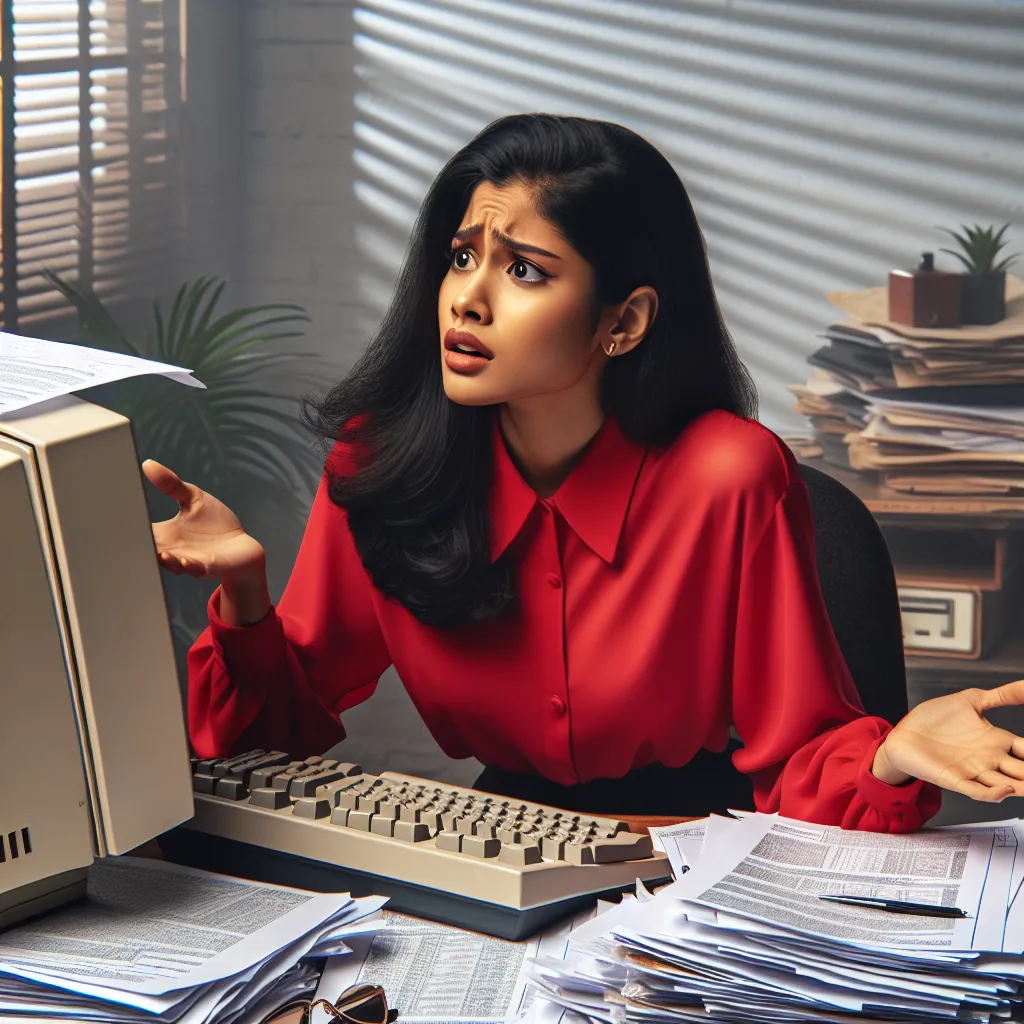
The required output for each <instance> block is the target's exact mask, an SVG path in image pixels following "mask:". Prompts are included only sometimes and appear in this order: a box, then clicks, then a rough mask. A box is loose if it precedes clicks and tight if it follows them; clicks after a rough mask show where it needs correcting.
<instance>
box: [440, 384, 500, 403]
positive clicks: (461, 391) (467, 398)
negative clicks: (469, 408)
mask: <svg viewBox="0 0 1024 1024" xmlns="http://www.w3.org/2000/svg"><path fill="white" fill-rule="evenodd" d="M467 385H468V387H467ZM444 393H445V394H446V395H447V396H448V399H449V401H452V402H454V403H455V404H456V405H496V404H498V403H499V402H502V401H504V399H502V398H496V397H495V396H494V395H492V394H491V393H490V392H489V391H485V390H484V389H483V388H480V387H474V382H473V381H461V380H458V381H455V383H454V384H449V383H448V381H445V382H444Z"/></svg>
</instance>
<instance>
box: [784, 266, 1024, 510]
mask: <svg viewBox="0 0 1024 1024" xmlns="http://www.w3.org/2000/svg"><path fill="white" fill-rule="evenodd" d="M828 298H829V301H831V302H832V303H833V304H834V305H836V306H837V307H838V308H839V309H841V310H842V311H843V312H844V313H845V314H846V315H847V316H848V317H849V318H850V319H849V320H848V321H846V322H842V323H835V324H832V325H831V326H830V327H829V328H828V329H827V330H826V332H825V338H826V339H827V341H828V344H827V345H826V346H824V347H822V348H820V349H818V351H816V352H815V353H814V354H813V355H812V356H810V357H809V359H808V362H810V363H811V364H812V366H814V367H816V369H815V370H814V371H813V372H812V373H811V375H810V376H809V377H808V379H807V381H806V382H805V383H804V384H802V385H793V386H792V387H791V388H790V390H791V391H792V392H793V393H794V394H795V395H796V396H797V399H798V401H797V404H796V407H795V408H796V410H797V411H798V412H801V413H804V414H805V415H806V416H808V417H809V419H810V422H811V424H812V426H813V427H814V428H815V432H816V440H817V443H818V445H819V446H820V448H821V450H822V454H823V456H824V458H825V459H826V461H828V462H830V463H832V464H833V465H837V466H842V467H850V468H853V469H857V470H871V471H875V472H877V473H878V474H879V476H880V478H881V481H882V483H884V484H885V485H886V486H888V487H890V488H892V489H893V490H896V491H899V492H903V493H920V494H935V495H949V494H956V495H974V496H981V497H999V498H1002V499H1008V500H1009V501H1010V502H1017V503H1024V282H1022V281H1020V280H1018V279H1017V278H1014V277H1008V278H1007V308H1006V317H1005V319H1003V320H1001V321H1000V322H999V323H996V324H991V325H987V326H964V327H960V328H953V329H926V328H914V327H907V326H904V325H902V324H897V323H893V322H892V321H890V320H889V319H888V311H887V289H885V288H871V289H868V290H867V291H864V292H833V293H830V294H829V296H828Z"/></svg>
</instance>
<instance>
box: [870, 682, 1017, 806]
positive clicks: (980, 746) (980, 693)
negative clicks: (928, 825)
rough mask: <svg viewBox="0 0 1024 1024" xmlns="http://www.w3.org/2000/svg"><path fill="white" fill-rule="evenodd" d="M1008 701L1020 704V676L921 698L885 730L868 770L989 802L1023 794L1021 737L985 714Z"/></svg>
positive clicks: (895, 782)
mask: <svg viewBox="0 0 1024 1024" xmlns="http://www.w3.org/2000/svg"><path fill="white" fill-rule="evenodd" d="M1011 704H1024V679H1019V680H1017V681H1016V682H1013V683H1007V684H1006V685H1005V686H997V687H996V688H995V689H992V690H978V689H970V690H961V691H960V692H959V693H951V694H949V695H948V696H945V697H935V698H934V699H932V700H926V701H923V702H922V703H921V704H918V705H917V707H915V708H914V709H913V710H912V711H911V712H910V713H909V714H908V715H907V716H906V717H905V718H903V719H902V720H901V721H900V722H899V723H898V724H897V725H896V726H895V728H894V729H893V730H892V732H890V733H889V735H888V736H886V738H885V740H884V741H883V742H882V745H881V746H880V747H879V748H878V752H877V753H876V754H875V760H874V762H873V764H872V766H871V773H872V774H873V775H874V776H875V777H876V778H878V779H881V780H882V781H883V782H888V783H889V784H891V785H896V786H898V785H901V784H902V783H904V782H907V781H909V780H910V779H924V781H925V782H933V783H935V785H937V786H941V787H942V788H943V789H951V790H953V791H954V792H956V793H964V794H965V795H967V796H969V797H973V798H974V799H975V800H984V801H988V802H990V803H998V802H999V801H1000V800H1004V799H1005V798H1006V797H1008V796H1024V739H1022V738H1020V737H1018V736H1014V734H1013V733H1012V732H1007V731H1006V730H1005V729H999V728H997V727H996V726H994V725H993V724H992V723H991V722H989V721H988V720H987V719H986V718H985V716H984V712H985V711H989V710H991V709H992V708H998V707H1004V706H1007V705H1011Z"/></svg>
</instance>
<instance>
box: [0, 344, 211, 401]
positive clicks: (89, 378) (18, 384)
mask: <svg viewBox="0 0 1024 1024" xmlns="http://www.w3.org/2000/svg"><path fill="white" fill-rule="evenodd" d="M147 373H158V374H160V375H161V376H164V377H169V378H170V379H171V380H176V381H178V382H180V383H181V384H187V385H188V386H189V387H193V388H205V387H206V385H205V384H203V383H201V382H200V381H198V380H196V378H195V377H193V376H192V371H191V370H186V369H185V368H184V367H181V366H172V365H171V364H170V363H157V362H153V361H152V360H149V359H138V358H136V357H135V356H129V355H122V354H121V353H119V352H106V351H104V350H103V349H97V348H88V347H87V346H85V345H72V344H68V343H66V342H61V341H41V340H40V339H38V338H23V337H21V336H20V335H17V334H4V333H2V332H0V416H2V415H4V414H5V413H11V412H15V411H17V410H20V409H25V408H27V407H29V406H31V405H36V404H37V403H39V402H45V401H46V400H47V399H49V398H56V397H57V396H58V395H67V394H71V393H72V392H74V391H81V390H83V389H84V388H94V387H97V386H98V385H100V384H110V383H111V382H112V381H116V380H124V379H125V378H127V377H138V376H142V375H143V374H147Z"/></svg>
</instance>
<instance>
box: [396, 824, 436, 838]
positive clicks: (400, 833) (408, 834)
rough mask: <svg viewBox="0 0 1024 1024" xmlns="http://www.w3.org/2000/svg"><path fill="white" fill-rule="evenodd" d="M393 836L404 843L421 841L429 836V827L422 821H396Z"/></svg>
mask: <svg viewBox="0 0 1024 1024" xmlns="http://www.w3.org/2000/svg"><path fill="white" fill-rule="evenodd" d="M395 838H396V839H401V840H402V841H403V842H406V843H422V842H424V841H425V840H427V839H429V838H430V829H429V828H427V826H426V825H424V824H423V823H422V822H414V821H396V822H395Z"/></svg>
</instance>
